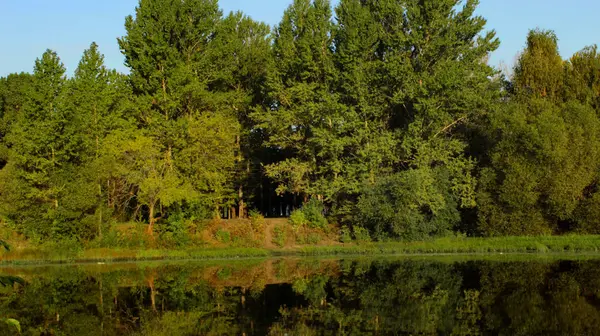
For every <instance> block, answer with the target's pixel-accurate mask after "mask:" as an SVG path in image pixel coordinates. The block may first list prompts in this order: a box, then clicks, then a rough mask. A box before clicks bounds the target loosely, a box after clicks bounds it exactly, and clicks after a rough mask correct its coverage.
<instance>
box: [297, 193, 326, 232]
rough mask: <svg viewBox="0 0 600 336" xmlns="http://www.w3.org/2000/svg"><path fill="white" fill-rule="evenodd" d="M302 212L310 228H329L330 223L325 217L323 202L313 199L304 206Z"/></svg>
mask: <svg viewBox="0 0 600 336" xmlns="http://www.w3.org/2000/svg"><path fill="white" fill-rule="evenodd" d="M302 212H303V213H304V217H305V218H306V221H307V224H308V226H309V227H311V228H315V229H325V228H326V227H327V225H328V222H327V219H326V218H325V215H323V213H324V212H325V207H324V206H323V202H321V201H319V200H317V199H314V198H313V199H311V200H310V201H308V202H307V203H305V204H304V205H303V206H302Z"/></svg>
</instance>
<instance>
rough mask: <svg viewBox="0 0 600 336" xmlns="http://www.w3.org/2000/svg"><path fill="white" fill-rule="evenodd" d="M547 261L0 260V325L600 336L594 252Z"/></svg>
mask: <svg viewBox="0 0 600 336" xmlns="http://www.w3.org/2000/svg"><path fill="white" fill-rule="evenodd" d="M480 258H483V259H480ZM531 258H533V260H530V259H531ZM555 258H556V257H547V258H544V259H540V258H539V257H533V256H498V257H460V256H458V257H457V256H454V257H450V256H446V257H444V256H440V257H410V258H408V257H407V258H397V257H396V258H379V259H368V258H362V259H352V258H349V259H343V260H334V259H301V258H297V259H293V258H292V259H272V260H271V259H270V260H252V259H248V260H227V261H205V262H177V263H141V264H111V265H96V264H94V265H92V264H88V265H73V266H45V267H5V268H0V274H2V275H3V276H5V279H6V277H7V276H12V277H19V278H21V279H23V280H24V281H25V285H20V284H13V285H9V286H5V287H0V318H1V319H3V321H5V322H6V321H7V319H13V320H10V321H13V324H12V325H11V324H9V323H0V334H1V335H11V334H15V335H17V334H18V332H17V327H16V326H15V325H14V321H18V322H19V324H20V328H21V331H22V334H23V335H597V334H600V260H599V259H594V258H577V257H569V259H570V260H557V259H555Z"/></svg>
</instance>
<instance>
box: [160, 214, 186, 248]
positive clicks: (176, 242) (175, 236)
mask: <svg viewBox="0 0 600 336" xmlns="http://www.w3.org/2000/svg"><path fill="white" fill-rule="evenodd" d="M157 231H158V233H159V235H160V241H161V245H163V247H168V248H174V247H184V246H187V245H189V244H190V242H191V238H190V235H189V228H188V221H187V220H186V219H185V215H184V213H183V212H181V211H178V212H175V213H174V214H172V215H170V216H169V217H168V218H167V220H166V221H165V222H164V223H160V225H158V226H157Z"/></svg>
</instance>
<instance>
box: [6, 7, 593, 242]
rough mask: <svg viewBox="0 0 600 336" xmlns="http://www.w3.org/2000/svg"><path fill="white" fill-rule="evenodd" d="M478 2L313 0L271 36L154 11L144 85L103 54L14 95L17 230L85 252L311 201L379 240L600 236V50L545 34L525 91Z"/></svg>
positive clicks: (130, 52)
mask: <svg viewBox="0 0 600 336" xmlns="http://www.w3.org/2000/svg"><path fill="white" fill-rule="evenodd" d="M478 2H479V1H477V0H467V1H462V0H435V1H433V0H431V1H422V0H384V1H382V0H377V1H376V0H341V1H340V2H339V4H338V5H337V6H335V7H334V8H332V6H331V3H330V2H329V1H328V0H294V2H293V3H292V4H291V5H290V6H289V8H288V9H287V10H286V11H285V13H284V15H283V18H282V21H281V22H280V23H279V25H277V26H276V27H273V28H271V27H269V26H268V25H266V24H264V23H261V22H256V21H254V20H252V19H251V18H249V17H247V16H245V15H244V14H242V13H239V12H238V13H230V14H227V15H225V14H224V13H222V12H221V10H220V9H219V5H218V2H217V0H140V1H139V5H138V7H137V8H136V10H135V14H134V15H133V16H129V17H127V18H126V20H125V28H126V34H125V36H123V37H121V38H119V39H118V43H119V46H120V48H121V50H122V53H123V55H124V56H125V63H126V65H127V66H128V67H129V69H130V74H128V75H124V74H121V73H117V72H116V71H114V70H110V69H107V68H106V66H105V65H104V59H103V55H101V54H100V53H99V51H98V46H97V45H96V44H95V43H92V44H91V45H90V47H89V49H87V50H85V51H84V53H83V56H82V58H81V61H80V63H79V66H78V67H77V69H76V70H75V72H74V75H73V76H71V77H68V76H67V75H66V71H65V67H64V65H63V64H62V63H61V60H60V58H59V56H58V55H57V54H56V53H55V52H53V51H51V50H48V51H46V52H45V53H44V54H43V55H41V56H40V58H38V59H37V61H36V62H35V65H34V70H33V73H31V74H29V73H21V74H11V75H9V76H7V77H6V78H1V79H0V118H1V120H2V122H1V123H0V221H1V222H2V223H3V224H4V225H6V226H8V227H10V228H11V229H13V230H15V231H17V232H19V233H21V234H24V235H25V236H26V237H28V238H31V239H35V240H41V239H52V240H60V239H64V238H72V239H77V240H83V241H85V240H92V239H95V238H97V237H101V236H102V234H103V232H106V231H107V230H111V227H112V226H113V225H114V223H117V222H126V221H142V222H145V223H147V224H148V232H149V233H150V234H152V233H153V232H157V231H158V232H160V231H161V230H163V228H164V227H169V226H173V225H175V224H174V223H178V222H180V221H181V219H186V220H196V221H199V220H203V219H208V218H215V217H216V218H220V217H226V218H236V217H242V218H243V217H246V216H247V215H248V213H249V211H251V210H252V211H258V212H260V213H262V214H264V215H265V216H268V217H278V216H286V215H288V214H289V213H290V212H291V211H292V210H294V209H297V208H301V207H302V206H303V205H305V204H310V207H311V209H313V210H312V211H313V212H314V211H315V210H314V209H319V210H317V212H321V214H325V215H326V216H327V219H328V222H329V223H331V224H332V225H347V226H350V227H360V228H365V229H368V231H369V233H370V234H371V236H372V237H373V238H374V239H408V240H410V239H425V238H428V237H435V236H445V235H451V234H454V233H458V232H460V233H463V234H469V235H484V236H498V235H537V234H553V233H564V232H585V233H598V232H600V190H599V188H598V183H599V178H600V160H599V159H600V115H599V113H600V54H599V53H598V50H597V47H596V46H590V47H587V48H585V49H583V50H582V51H580V52H578V53H576V54H575V55H573V56H572V57H571V58H570V59H568V60H563V59H562V58H561V57H560V55H559V52H558V37H557V36H556V35H555V34H554V33H553V32H552V31H547V30H540V29H536V30H532V31H531V32H530V33H529V35H528V37H527V44H526V46H525V49H524V50H523V52H522V53H521V54H520V57H519V59H518V61H517V63H516V65H515V68H514V75H513V76H512V77H511V78H507V77H505V76H503V75H501V73H500V72H499V71H498V69H495V68H494V67H492V66H490V65H489V64H488V63H487V60H488V58H489V55H490V54H491V53H493V52H494V50H496V49H497V48H498V46H499V44H500V41H499V40H498V38H496V36H495V33H494V32H493V31H486V30H485V25H486V20H485V19H484V18H483V17H480V16H477V15H476V14H475V12H476V9H477V6H478ZM321 214H317V216H316V217H318V215H321ZM325 223H327V222H325Z"/></svg>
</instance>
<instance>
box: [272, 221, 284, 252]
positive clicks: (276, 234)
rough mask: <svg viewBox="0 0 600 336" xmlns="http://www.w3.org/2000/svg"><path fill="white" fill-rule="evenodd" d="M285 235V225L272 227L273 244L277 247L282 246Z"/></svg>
mask: <svg viewBox="0 0 600 336" xmlns="http://www.w3.org/2000/svg"><path fill="white" fill-rule="evenodd" d="M286 236H287V234H286V232H285V227H284V226H281V225H278V226H276V227H275V228H274V229H273V244H275V245H277V246H279V247H284V246H285V240H286Z"/></svg>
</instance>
